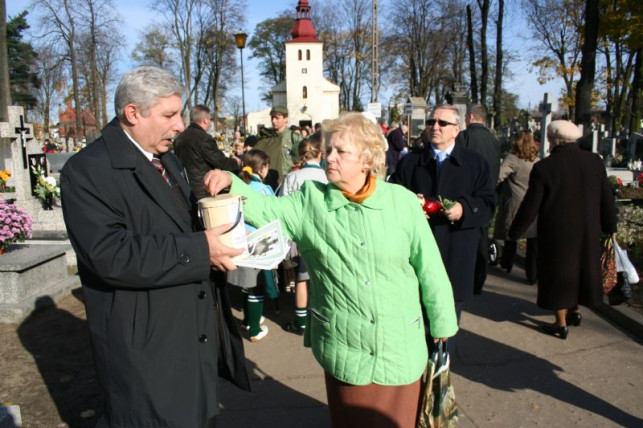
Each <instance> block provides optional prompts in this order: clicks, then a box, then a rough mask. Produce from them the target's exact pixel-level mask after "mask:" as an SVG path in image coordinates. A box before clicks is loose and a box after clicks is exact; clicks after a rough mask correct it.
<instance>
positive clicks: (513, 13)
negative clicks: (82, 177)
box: [6, 0, 562, 111]
mask: <svg viewBox="0 0 643 428" xmlns="http://www.w3.org/2000/svg"><path fill="white" fill-rule="evenodd" d="M114 1H115V4H116V7H117V9H118V13H119V14H120V15H121V18H122V19H123V21H124V24H125V25H124V26H123V28H122V29H121V30H122V31H123V34H124V36H125V38H126V40H127V48H126V50H125V52H126V53H127V54H126V55H123V58H122V59H121V63H120V69H122V70H123V71H126V70H128V69H130V68H132V67H133V64H132V63H131V62H130V60H129V54H130V52H131V51H132V49H133V48H134V46H135V44H136V42H137V41H138V39H139V35H140V32H141V31H142V30H143V29H144V28H145V27H146V25H147V24H148V23H150V22H151V21H153V18H154V13H153V12H151V11H150V7H149V4H150V1H148V0H114ZM6 2H7V15H8V17H9V16H15V15H17V14H18V13H20V12H21V11H22V10H24V9H25V8H26V1H25V0H6ZM310 3H311V6H312V7H313V8H314V7H315V1H314V0H311V2H310ZM387 3H388V2H387V0H380V20H382V19H384V16H385V12H386V4H387ZM247 4H248V12H247V14H246V17H247V22H246V25H245V27H244V28H241V29H242V30H244V31H245V32H246V33H248V34H249V35H252V33H251V32H252V29H254V27H255V26H256V24H257V23H259V22H261V21H263V20H265V19H268V18H272V17H275V16H277V15H278V14H279V13H280V12H282V11H284V10H291V11H292V14H293V19H294V16H295V6H296V4H297V2H296V1H295V0H292V1H289V0H272V1H267V0H247ZM27 19H28V20H29V22H30V24H31V25H32V27H33V28H36V27H37V24H36V22H35V21H34V16H33V15H32V14H30V15H28V17H27ZM526 35H527V33H526V23H525V21H524V17H523V16H522V11H520V10H519V8H508V10H507V11H506V12H505V36H504V43H505V48H507V49H509V50H510V51H512V52H514V54H516V55H518V54H520V55H523V56H524V55H525V54H526V53H528V52H533V51H534V49H537V48H535V47H534V45H533V42H531V41H530V40H528V39H527V38H526V37H525V36H526ZM487 37H488V42H489V43H495V27H494V26H493V25H492V23H491V22H490V31H489V32H488V36H487ZM540 49H542V48H540ZM243 55H244V58H243V59H244V71H245V73H244V78H245V97H246V111H256V110H260V109H263V108H265V107H266V105H265V103H264V102H263V101H261V100H260V94H261V93H262V92H265V90H266V88H265V84H264V82H262V81H261V79H260V77H259V76H258V74H257V73H256V72H255V71H254V70H256V68H257V62H256V61H254V60H252V59H250V58H249V56H250V52H249V50H247V49H246V50H244V52H243ZM526 59H527V58H523V61H521V62H516V63H513V64H511V69H512V72H513V73H514V76H513V78H512V80H510V81H508V80H507V81H505V88H506V89H507V90H508V91H509V92H512V93H516V94H518V95H519V106H520V107H523V108H525V107H528V106H529V105H530V106H531V107H534V106H537V105H538V103H539V102H540V101H541V100H542V99H543V94H544V93H545V92H551V93H553V95H554V99H556V98H558V96H559V94H560V88H561V87H562V80H561V79H557V80H555V81H553V82H549V83H548V84H546V85H543V86H541V85H539V84H538V83H537V82H536V76H535V75H534V74H532V73H530V72H529V71H528V66H527V64H526V62H525V60H526ZM239 80H240V79H239ZM236 85H237V86H236V88H235V91H234V94H235V95H238V96H239V97H240V96H241V81H239V82H238V83H237V84H236ZM389 97H390V94H387V92H386V90H383V91H382V92H381V93H380V94H379V98H380V101H381V102H382V103H386V102H387V101H388V99H389Z"/></svg>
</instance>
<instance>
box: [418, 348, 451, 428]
mask: <svg viewBox="0 0 643 428" xmlns="http://www.w3.org/2000/svg"><path fill="white" fill-rule="evenodd" d="M449 365H450V360H449V351H448V349H447V344H446V342H443V341H439V342H438V343H437V346H436V350H435V351H433V352H432V353H431V355H429V362H428V364H427V369H426V372H425V376H424V378H423V379H422V389H421V393H420V408H419V411H418V421H417V427H418V428H429V427H430V428H452V427H455V426H456V423H457V421H458V407H457V405H456V402H455V391H454V389H453V385H452V384H451V371H450V370H449Z"/></svg>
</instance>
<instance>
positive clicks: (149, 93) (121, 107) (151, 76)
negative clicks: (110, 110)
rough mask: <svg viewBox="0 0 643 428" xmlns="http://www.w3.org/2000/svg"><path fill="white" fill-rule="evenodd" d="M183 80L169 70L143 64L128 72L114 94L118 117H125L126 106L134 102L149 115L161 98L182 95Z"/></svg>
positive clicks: (143, 112) (144, 113)
mask: <svg viewBox="0 0 643 428" xmlns="http://www.w3.org/2000/svg"><path fill="white" fill-rule="evenodd" d="M183 92H184V88H183V85H181V82H179V80H178V79H177V78H176V77H175V76H174V75H173V74H172V73H170V72H169V71H166V70H163V69H162V68H159V67H152V66H143V67H138V68H135V69H134V70H132V71H130V72H128V73H126V74H125V75H124V76H123V78H122V79H121V81H120V83H119V84H118V87H117V88H116V94H115V95H114V110H116V117H117V118H118V119H119V120H122V119H123V118H124V117H125V106H127V105H128V104H134V105H135V106H137V107H138V108H139V109H140V110H141V114H142V115H143V116H147V114H148V113H149V111H150V109H151V108H152V107H154V106H155V105H156V103H157V102H158V99H159V98H165V97H170V96H172V95H179V96H182V95H183Z"/></svg>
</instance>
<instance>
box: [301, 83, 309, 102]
mask: <svg viewBox="0 0 643 428" xmlns="http://www.w3.org/2000/svg"><path fill="white" fill-rule="evenodd" d="M301 95H302V98H303V99H306V98H308V87H307V86H304V89H303V91H302V94H301Z"/></svg>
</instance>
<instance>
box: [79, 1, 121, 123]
mask: <svg viewBox="0 0 643 428" xmlns="http://www.w3.org/2000/svg"><path fill="white" fill-rule="evenodd" d="M79 6H80V10H79V13H80V16H81V17H82V22H83V25H82V26H81V29H82V31H83V33H84V34H83V36H84V37H83V38H84V45H85V48H86V51H85V52H86V56H85V58H83V62H84V63H85V64H88V65H89V69H88V73H87V86H88V87H87V93H88V100H89V105H90V106H91V111H92V113H93V114H94V117H95V118H96V123H97V124H100V123H105V122H106V119H105V118H104V117H102V109H101V104H102V102H101V94H102V93H103V92H104V90H102V89H101V87H100V84H101V82H100V80H101V79H100V76H99V74H100V73H99V70H98V56H99V52H104V51H105V50H109V51H111V52H112V53H113V50H112V49H110V47H111V46H114V45H118V44H119V43H120V41H119V40H120V39H121V38H122V37H121V36H120V31H119V30H118V24H119V23H120V18H119V17H118V14H117V13H115V12H114V10H115V7H114V4H113V1H112V0H81V1H80V5H79Z"/></svg>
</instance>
